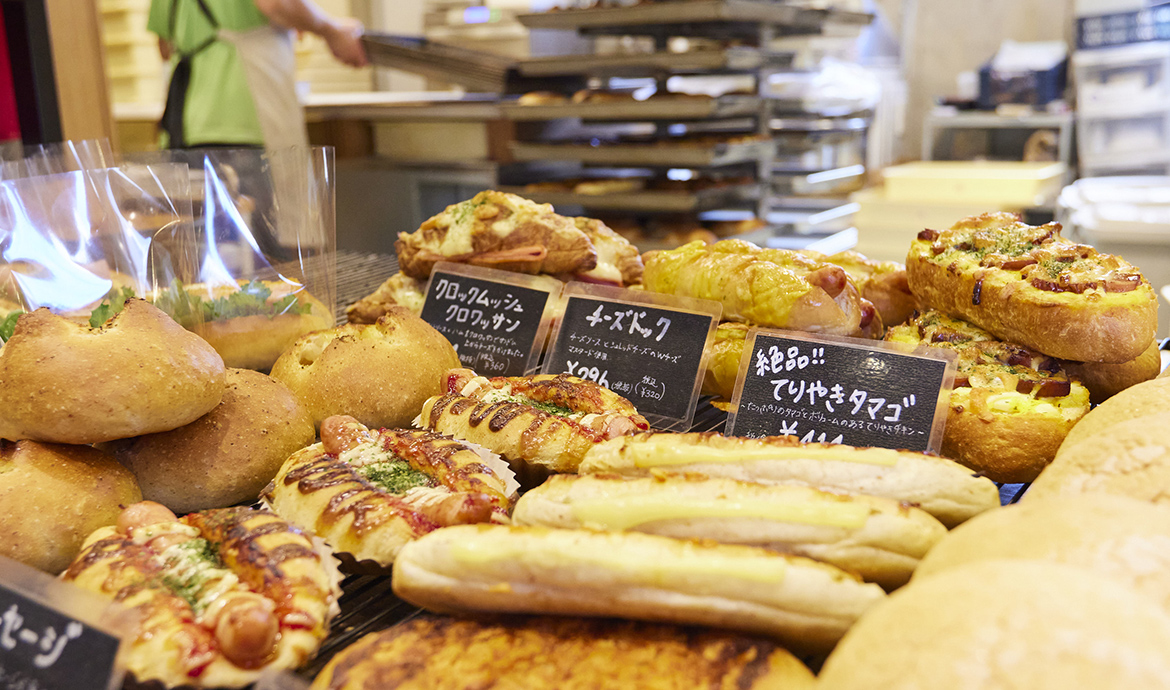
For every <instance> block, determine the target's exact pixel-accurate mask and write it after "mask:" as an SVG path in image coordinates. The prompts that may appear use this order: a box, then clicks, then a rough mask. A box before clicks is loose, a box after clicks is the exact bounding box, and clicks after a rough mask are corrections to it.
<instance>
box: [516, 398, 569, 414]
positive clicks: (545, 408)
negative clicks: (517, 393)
mask: <svg viewBox="0 0 1170 690" xmlns="http://www.w3.org/2000/svg"><path fill="white" fill-rule="evenodd" d="M515 401H516V402H518V403H523V404H524V405H527V406H529V407H535V408H536V409H538V410H540V411H542V412H547V413H549V414H555V415H556V416H558V417H570V416H572V415H573V411H572V410H570V409H569V408H567V407H565V406H564V405H557V404H554V403H547V402H537V401H535V400H528V399H525V398H516V399H515Z"/></svg>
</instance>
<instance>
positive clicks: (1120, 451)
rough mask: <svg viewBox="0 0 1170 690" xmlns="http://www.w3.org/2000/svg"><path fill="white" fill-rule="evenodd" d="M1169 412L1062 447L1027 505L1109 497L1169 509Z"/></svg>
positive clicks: (1030, 491) (1030, 492)
mask: <svg viewBox="0 0 1170 690" xmlns="http://www.w3.org/2000/svg"><path fill="white" fill-rule="evenodd" d="M1167 429H1170V411H1166V412H1157V413H1154V414H1149V415H1145V416H1144V417H1137V418H1136V419H1130V420H1127V421H1124V422H1119V423H1117V424H1114V425H1113V426H1110V427H1108V428H1106V429H1104V430H1102V431H1100V432H1098V433H1097V434H1095V435H1093V436H1090V437H1089V438H1086V439H1085V440H1083V441H1081V442H1079V443H1077V444H1075V445H1072V446H1068V447H1062V448H1061V449H1060V452H1059V453H1058V454H1057V456H1056V459H1055V460H1053V461H1052V464H1051V465H1049V466H1048V467H1046V468H1045V469H1044V471H1043V472H1041V473H1040V476H1039V477H1037V478H1036V481H1035V482H1033V483H1032V487H1031V488H1030V489H1028V493H1027V494H1025V497H1024V498H1025V500H1031V499H1034V498H1041V497H1045V496H1068V495H1073V494H1089V493H1110V494H1120V495H1122V496H1130V497H1132V498H1137V499H1140V500H1143V501H1149V502H1151V503H1163V504H1170V433H1167V431H1166V430H1167Z"/></svg>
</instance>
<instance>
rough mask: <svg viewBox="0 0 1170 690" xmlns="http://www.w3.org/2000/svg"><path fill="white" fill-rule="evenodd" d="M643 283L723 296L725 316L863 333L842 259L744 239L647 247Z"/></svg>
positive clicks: (704, 295) (823, 330)
mask: <svg viewBox="0 0 1170 690" xmlns="http://www.w3.org/2000/svg"><path fill="white" fill-rule="evenodd" d="M642 259H643V261H644V262H645V265H646V268H645V272H644V273H643V275H642V282H643V284H644V285H645V287H646V289H647V290H650V291H652V292H661V293H665V294H671V295H680V296H685V297H698V298H701V299H710V300H715V301H717V302H720V303H721V304H722V305H723V318H724V319H727V320H729V321H739V322H742V323H752V324H756V325H759V326H765V327H769V328H787V329H790V330H798V331H808V332H810V333H826V334H829V335H846V336H858V335H861V332H862V329H863V328H864V327H865V326H867V325H868V322H866V323H863V318H862V317H863V310H862V304H861V297H860V295H859V294H858V291H857V286H856V285H854V284H853V281H852V280H850V278H849V276H848V274H847V273H846V272H845V270H844V269H843V268H841V267H840V266H835V265H833V264H826V263H822V262H819V261H816V260H814V259H811V258H809V257H807V256H804V255H802V254H800V253H799V252H792V251H785V250H782V249H761V248H759V247H757V246H756V245H754V244H751V243H749V242H744V241H743V240H734V239H732V240H721V241H719V242H716V243H714V244H710V245H708V244H704V243H703V242H691V243H689V244H686V245H683V246H682V247H679V248H678V249H671V250H666V251H652V252H647V253H646V254H644V255H643V257H642Z"/></svg>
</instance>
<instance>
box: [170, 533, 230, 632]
mask: <svg viewBox="0 0 1170 690" xmlns="http://www.w3.org/2000/svg"><path fill="white" fill-rule="evenodd" d="M171 549H173V551H174V552H177V553H173V554H172V556H171V557H170V558H169V559H168V560H167V569H166V572H165V574H164V575H163V576H162V584H163V585H164V586H165V587H166V588H167V589H169V590H171V592H172V593H174V594H175V596H177V597H179V598H181V599H183V600H184V601H186V602H187V603H188V604H190V605H191V609H192V610H193V611H194V612H195V613H196V614H199V613H200V612H201V611H202V610H203V608H205V607H206V605H207V603H209V602H204V601H203V600H202V599H203V598H202V597H201V595H202V594H203V590H204V589H205V588H206V587H207V583H208V581H209V580H211V579H213V578H216V577H219V576H220V573H219V572H208V571H219V570H220V569H221V564H220V562H219V559H218V558H217V557H216V555H215V550H214V548H213V547H212V546H211V543H210V542H208V541H207V540H206V539H191V540H188V541H185V542H183V543H181V544H176V545H175V546H173V547H171Z"/></svg>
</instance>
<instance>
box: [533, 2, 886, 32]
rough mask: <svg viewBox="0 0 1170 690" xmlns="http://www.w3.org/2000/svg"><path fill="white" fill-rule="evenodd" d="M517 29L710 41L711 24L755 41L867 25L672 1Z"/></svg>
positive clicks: (815, 13) (853, 15)
mask: <svg viewBox="0 0 1170 690" xmlns="http://www.w3.org/2000/svg"><path fill="white" fill-rule="evenodd" d="M517 19H519V21H520V23H521V24H523V25H524V26H527V27H528V28H530V29H562V30H574V29H575V30H578V31H580V32H582V33H594V34H598V33H609V34H638V33H643V34H660V33H667V34H670V35H689V34H700V35H707V36H709V35H712V34H714V33H717V30H716V28H715V27H712V26H710V25H711V24H722V25H724V26H723V27H721V28H723V29H724V31H723V33H728V34H742V35H747V36H757V35H758V34H759V26H760V25H761V24H769V25H783V26H784V27H786V28H788V29H789V30H800V29H804V30H806V31H813V30H819V29H820V27H821V26H822V25H823V24H824V23H825V22H827V21H833V22H836V23H843V24H868V23H869V21H870V20H871V16H870V15H868V14H865V13H861V12H843V11H838V10H827V9H811V8H805V7H798V6H796V5H789V4H786V3H782V2H769V1H767V0H686V1H682V0H676V1H672V2H662V1H659V2H648V3H644V4H640V5H635V6H633V7H596V8H589V9H568V10H553V11H549V12H535V13H531V14H521V15H519V16H518V17H517Z"/></svg>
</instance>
